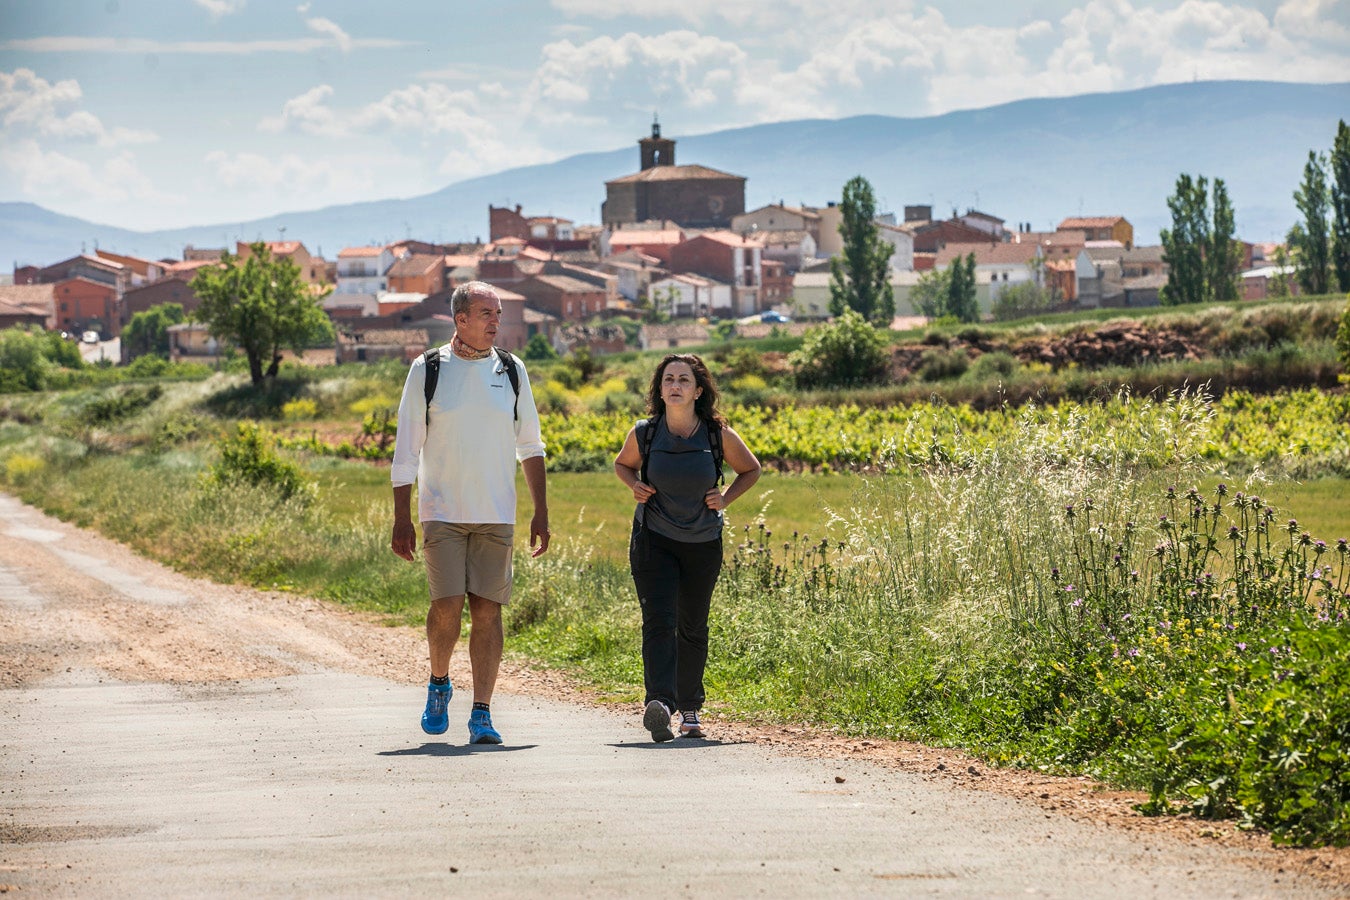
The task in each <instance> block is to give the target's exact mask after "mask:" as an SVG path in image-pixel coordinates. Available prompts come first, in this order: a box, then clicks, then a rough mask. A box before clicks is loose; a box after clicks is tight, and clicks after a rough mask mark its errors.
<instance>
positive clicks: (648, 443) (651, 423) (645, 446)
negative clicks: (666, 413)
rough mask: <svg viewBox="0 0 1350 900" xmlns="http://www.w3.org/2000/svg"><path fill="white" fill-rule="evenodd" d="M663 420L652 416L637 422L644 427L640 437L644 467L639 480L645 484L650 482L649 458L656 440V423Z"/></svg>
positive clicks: (639, 442)
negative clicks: (648, 478) (648, 471)
mask: <svg viewBox="0 0 1350 900" xmlns="http://www.w3.org/2000/svg"><path fill="white" fill-rule="evenodd" d="M660 421H661V417H660V416H652V417H651V418H650V419H642V420H640V421H639V422H638V423H637V424H638V427H639V428H641V429H642V436H641V437H640V438H639V439H638V445H639V446H640V447H641V448H642V450H641V452H642V468H641V470H640V471H639V472H638V480H639V481H641V482H642V483H643V484H650V483H651V482H649V481H647V458H648V457H649V456H651V453H652V441H654V440H656V423H657V422H660Z"/></svg>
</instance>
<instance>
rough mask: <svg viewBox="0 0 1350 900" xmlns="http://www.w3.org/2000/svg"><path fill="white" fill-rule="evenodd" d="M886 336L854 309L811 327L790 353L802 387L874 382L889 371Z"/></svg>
mask: <svg viewBox="0 0 1350 900" xmlns="http://www.w3.org/2000/svg"><path fill="white" fill-rule="evenodd" d="M885 346H886V342H885V338H883V337H882V336H881V334H880V333H879V332H878V331H877V329H876V328H874V327H873V326H872V325H871V324H870V323H869V322H868V321H867V320H866V319H864V318H863V317H862V316H861V315H860V314H858V313H857V312H855V311H853V310H851V309H850V310H844V312H843V314H842V315H840V316H839V317H838V318H837V319H835V320H834V322H832V323H830V324H826V325H820V326H817V327H815V328H812V329H811V330H810V331H808V332H807V333H806V337H805V339H804V340H803V341H802V346H801V348H800V349H798V350H794V351H793V352H792V353H791V354H790V355H789V356H788V363H789V365H791V366H792V369H793V375H794V377H795V378H796V381H797V385H798V386H799V387H806V388H811V387H831V386H850V385H863V384H871V383H873V382H877V381H881V380H882V379H883V378H884V377H885V375H886V349H885Z"/></svg>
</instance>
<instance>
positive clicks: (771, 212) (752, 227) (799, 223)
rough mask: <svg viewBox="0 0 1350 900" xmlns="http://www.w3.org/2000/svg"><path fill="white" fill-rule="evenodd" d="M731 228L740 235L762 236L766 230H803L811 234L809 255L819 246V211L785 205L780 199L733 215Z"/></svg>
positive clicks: (813, 253)
mask: <svg viewBox="0 0 1350 900" xmlns="http://www.w3.org/2000/svg"><path fill="white" fill-rule="evenodd" d="M731 230H732V231H734V232H736V233H737V234H740V235H750V234H754V235H755V236H757V237H764V236H765V234H766V232H805V233H806V234H808V235H810V236H811V247H812V251H811V255H812V256H814V255H815V248H816V247H819V246H820V213H819V212H818V211H816V210H812V209H806V208H804V207H800V206H786V205H784V204H783V202H782V201H781V200H780V201H779V202H778V203H771V204H769V205H768V206H761V207H760V208H759V209H753V210H751V211H750V212H746V213H741V214H740V215H739V216H733V217H732V220H731Z"/></svg>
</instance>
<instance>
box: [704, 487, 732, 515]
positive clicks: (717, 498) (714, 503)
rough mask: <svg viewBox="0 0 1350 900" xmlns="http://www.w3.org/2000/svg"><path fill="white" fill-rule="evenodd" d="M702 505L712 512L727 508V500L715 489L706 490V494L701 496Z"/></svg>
mask: <svg viewBox="0 0 1350 900" xmlns="http://www.w3.org/2000/svg"><path fill="white" fill-rule="evenodd" d="M703 503H704V505H705V506H707V507H708V509H712V510H719V509H726V508H727V498H726V497H724V496H722V492H721V491H719V490H718V489H717V488H715V487H711V488H708V493H706V494H704V495H703Z"/></svg>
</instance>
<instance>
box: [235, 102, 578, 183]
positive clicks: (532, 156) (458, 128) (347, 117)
mask: <svg viewBox="0 0 1350 900" xmlns="http://www.w3.org/2000/svg"><path fill="white" fill-rule="evenodd" d="M514 96H515V95H514V94H511V93H510V92H508V91H506V90H505V89H504V88H502V87H501V86H500V85H483V86H480V87H479V88H478V89H477V90H473V91H470V90H454V89H452V88H450V87H448V86H446V85H444V84H439V83H430V84H411V85H407V86H405V87H402V88H399V89H397V90H393V91H390V92H389V93H388V94H386V95H385V96H383V97H381V98H380V99H379V100H376V101H375V102H373V103H368V104H365V105H364V106H358V107H355V108H352V109H341V108H338V107H336V106H334V105H333V104H332V100H333V98H334V90H333V88H332V87H331V86H330V85H319V86H318V87H315V88H312V89H310V90H309V91H306V92H305V93H304V94H301V95H300V96H298V97H293V98H291V99H290V100H287V101H286V103H285V104H284V105H283V106H282V111H281V115H279V116H275V117H269V118H266V119H264V120H263V121H262V122H261V123H259V127H260V128H261V129H262V130H264V131H268V132H273V133H281V132H300V133H303V134H311V135H316V136H321V137H326V138H344V139H349V140H351V139H369V138H383V139H388V140H391V141H393V142H395V143H397V144H399V145H400V146H402V145H404V144H406V143H408V141H407V138H409V137H410V138H411V139H412V141H413V142H414V146H416V147H419V148H421V149H422V151H423V152H424V153H427V154H433V156H432V158H433V159H434V158H435V155H440V161H439V163H437V164H436V165H437V171H439V172H441V173H442V174H452V175H454V176H456V177H461V178H467V177H471V176H473V175H482V174H485V173H488V172H495V171H499V170H500V169H503V168H508V167H510V166H517V165H528V164H530V163H536V162H543V161H545V160H548V159H553V158H556V156H557V153H556V152H545V151H543V150H541V149H540V148H538V147H537V146H536V145H535V144H533V143H531V142H527V141H522V140H520V139H519V138H517V137H515V136H514V133H515V126H514V124H513V122H512V120H513V118H514V114H515V111H514V107H511V106H509V104H510V103H511V101H512V100H513V99H514ZM499 122H500V123H501V124H500V125H499ZM502 125H505V126H508V127H509V128H510V130H511V131H512V135H513V136H510V137H508V136H505V135H504V134H503V133H502ZM441 148H449V149H446V150H442V149H441Z"/></svg>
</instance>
